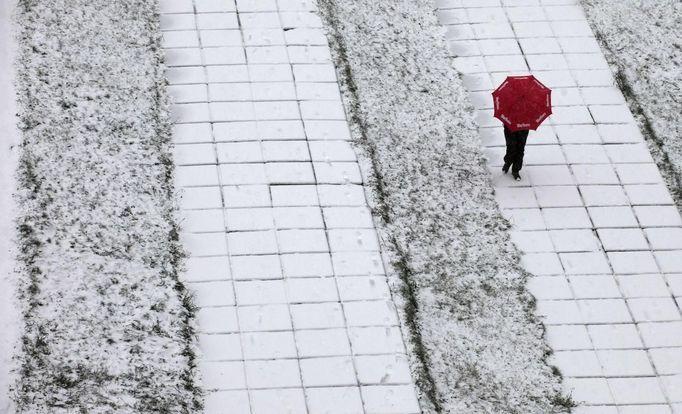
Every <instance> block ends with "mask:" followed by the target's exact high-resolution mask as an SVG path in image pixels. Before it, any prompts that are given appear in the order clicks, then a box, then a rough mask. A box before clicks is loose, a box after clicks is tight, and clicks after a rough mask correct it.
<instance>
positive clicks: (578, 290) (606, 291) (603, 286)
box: [569, 275, 621, 299]
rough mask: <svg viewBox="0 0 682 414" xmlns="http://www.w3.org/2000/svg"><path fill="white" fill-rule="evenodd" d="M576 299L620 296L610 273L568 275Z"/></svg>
mask: <svg viewBox="0 0 682 414" xmlns="http://www.w3.org/2000/svg"><path fill="white" fill-rule="evenodd" d="M569 280H570V282H571V288H572V289H573V292H574V296H575V298H576V299H608V298H620V297H621V293H620V291H619V289H618V285H617V284H616V280H615V279H614V278H613V276H611V275H591V276H569Z"/></svg>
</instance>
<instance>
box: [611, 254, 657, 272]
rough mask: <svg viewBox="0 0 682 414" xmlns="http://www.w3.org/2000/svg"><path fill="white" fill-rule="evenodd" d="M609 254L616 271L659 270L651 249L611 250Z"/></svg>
mask: <svg viewBox="0 0 682 414" xmlns="http://www.w3.org/2000/svg"><path fill="white" fill-rule="evenodd" d="M608 256H609V261H610V262H611V266H612V267H613V271H614V272H615V273H620V274H637V273H656V272H658V266H657V265H656V261H655V259H654V256H653V254H651V252H649V251H638V252H633V251H631V252H609V253H608Z"/></svg>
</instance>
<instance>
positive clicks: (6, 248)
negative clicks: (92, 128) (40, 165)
mask: <svg viewBox="0 0 682 414" xmlns="http://www.w3.org/2000/svg"><path fill="white" fill-rule="evenodd" d="M14 6H15V2H14V0H7V1H3V2H2V5H0V131H2V133H1V134H0V235H1V236H0V412H2V413H8V412H12V411H13V408H12V402H11V399H10V398H9V386H10V384H11V383H12V382H13V377H12V372H11V371H12V368H13V361H12V356H13V355H14V345H15V343H16V340H17V338H18V325H19V323H18V322H19V318H20V315H19V311H18V305H17V303H16V299H15V298H16V295H15V291H16V286H15V278H14V260H13V258H14V254H15V252H14V247H13V240H12V235H13V234H14V200H13V198H12V195H13V194H14V189H15V188H16V186H15V182H14V172H15V171H16V165H17V153H16V147H17V144H18V143H19V133H18V131H17V127H16V124H17V117H16V113H17V110H16V102H15V94H14V87H13V84H14V76H13V73H14V67H13V63H14V55H15V50H14V38H13V35H14V32H13V31H12V27H13V25H12V15H13V11H14Z"/></svg>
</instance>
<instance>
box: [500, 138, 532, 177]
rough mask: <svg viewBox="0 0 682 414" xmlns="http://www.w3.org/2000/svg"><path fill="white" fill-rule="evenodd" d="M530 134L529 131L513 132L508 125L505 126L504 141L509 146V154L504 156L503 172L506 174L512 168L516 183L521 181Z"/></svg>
mask: <svg viewBox="0 0 682 414" xmlns="http://www.w3.org/2000/svg"><path fill="white" fill-rule="evenodd" d="M528 132H529V131H528V130H527V129H521V130H518V131H512V130H511V129H509V128H508V127H507V125H505V126H504V140H505V142H506V144H507V153H506V154H505V155H504V165H503V166H502V171H503V172H504V173H505V174H506V173H507V172H508V171H509V167H511V169H512V176H513V177H514V179H515V180H516V181H521V175H520V174H519V171H521V168H523V154H524V151H525V148H526V140H527V139H528Z"/></svg>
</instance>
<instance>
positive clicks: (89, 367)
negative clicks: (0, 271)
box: [15, 0, 200, 413]
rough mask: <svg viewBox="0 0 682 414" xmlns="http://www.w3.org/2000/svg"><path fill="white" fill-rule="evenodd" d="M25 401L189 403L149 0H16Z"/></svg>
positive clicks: (165, 124) (52, 409)
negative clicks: (21, 140) (20, 138)
mask: <svg viewBox="0 0 682 414" xmlns="http://www.w3.org/2000/svg"><path fill="white" fill-rule="evenodd" d="M19 7H20V9H19V13H18V23H19V25H20V26H21V37H20V44H19V49H20V50H19V52H18V56H19V62H18V69H17V73H18V76H17V86H16V87H17V92H18V107H19V115H20V120H21V122H20V126H19V128H20V130H21V132H22V134H23V142H22V145H21V152H20V158H19V166H18V192H19V200H18V207H17V211H18V213H17V214H18V216H19V217H18V231H19V235H18V250H19V253H18V262H19V263H20V272H21V274H20V281H19V283H20V300H21V304H22V312H23V315H24V322H25V326H24V335H23V337H22V344H23V346H22V350H21V354H20V356H19V364H20V371H19V379H18V381H17V384H16V389H15V393H16V400H17V405H18V409H19V410H21V411H23V412H29V413H47V412H49V413H65V412H88V413H112V412H126V413H129V412H167V413H179V412H183V413H187V412H194V411H195V409H196V408H198V406H199V405H200V403H199V401H198V394H197V390H196V388H195V382H194V378H193V369H192V368H193V349H192V346H191V341H192V339H191V338H192V328H191V325H190V324H189V321H190V319H191V307H190V305H189V303H188V301H187V300H186V298H185V296H184V295H185V292H184V288H183V286H182V285H181V284H180V283H179V282H178V281H177V271H178V266H179V265H180V258H181V253H180V248H179V244H178V241H177V231H176V227H175V226H174V224H173V223H174V217H173V215H174V211H175V204H174V201H173V200H174V195H173V187H172V184H173V163H172V160H171V156H170V150H169V144H170V123H169V121H168V117H167V104H166V98H165V95H164V94H165V92H164V84H165V81H164V77H163V73H162V66H161V64H160V62H161V59H162V57H161V51H160V47H159V42H160V39H159V37H160V30H159V27H158V22H157V19H158V15H157V10H156V3H155V2H148V1H145V0H132V1H126V2H111V1H108V0H94V1H93V0H76V1H67V0H48V1H31V0H26V1H22V2H20V6H19Z"/></svg>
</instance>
